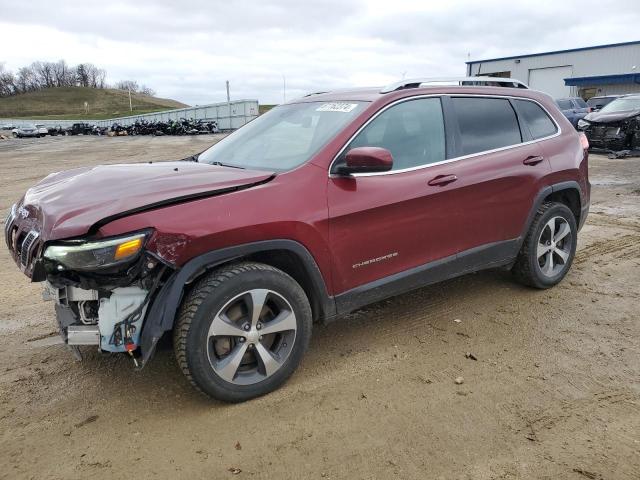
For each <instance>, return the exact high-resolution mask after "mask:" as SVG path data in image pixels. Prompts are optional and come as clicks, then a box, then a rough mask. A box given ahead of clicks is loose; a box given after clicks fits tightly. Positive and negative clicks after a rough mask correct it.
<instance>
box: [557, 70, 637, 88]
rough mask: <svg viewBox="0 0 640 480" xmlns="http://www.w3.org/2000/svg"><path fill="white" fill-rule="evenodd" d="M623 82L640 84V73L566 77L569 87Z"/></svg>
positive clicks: (565, 81) (565, 80)
mask: <svg viewBox="0 0 640 480" xmlns="http://www.w3.org/2000/svg"><path fill="white" fill-rule="evenodd" d="M621 83H638V84H640V73H621V74H619V75H598V76H596V77H573V78H565V79H564V84H565V85H566V86H567V87H584V86H589V85H617V84H621Z"/></svg>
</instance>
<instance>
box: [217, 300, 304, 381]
mask: <svg viewBox="0 0 640 480" xmlns="http://www.w3.org/2000/svg"><path fill="white" fill-rule="evenodd" d="M296 330H297V321H296V316H295V313H294V311H293V308H291V305H290V303H289V302H288V301H287V300H286V299H285V298H284V297H283V296H282V295H280V294H279V293H277V292H274V291H273V290H267V289H253V290H248V291H246V292H244V293H241V294H240V295H237V296H235V297H234V298H232V299H231V300H229V301H228V302H227V303H226V304H225V305H224V306H223V307H222V308H221V309H220V311H219V312H218V313H217V314H216V315H215V317H214V318H213V320H212V321H211V325H210V327H209V332H208V335H207V340H206V341H207V355H208V358H209V363H210V364H211V367H212V368H213V370H214V371H215V373H216V374H217V375H218V376H219V377H220V378H222V379H223V380H225V381H227V382H230V383H233V384H236V385H251V384H255V383H258V382H260V381H262V380H264V379H266V378H268V377H270V376H271V375H273V374H274V373H275V372H277V371H278V370H279V369H280V367H281V366H282V365H283V364H284V362H285V361H286V359H287V357H288V356H289V354H290V353H291V350H292V349H293V345H294V342H295V337H296Z"/></svg>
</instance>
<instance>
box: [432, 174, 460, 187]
mask: <svg viewBox="0 0 640 480" xmlns="http://www.w3.org/2000/svg"><path fill="white" fill-rule="evenodd" d="M456 180H458V177H456V176H455V175H438V176H437V177H434V178H432V179H431V180H429V182H428V184H429V185H431V186H432V187H434V186H438V187H444V186H445V185H448V184H449V183H451V182H455V181H456Z"/></svg>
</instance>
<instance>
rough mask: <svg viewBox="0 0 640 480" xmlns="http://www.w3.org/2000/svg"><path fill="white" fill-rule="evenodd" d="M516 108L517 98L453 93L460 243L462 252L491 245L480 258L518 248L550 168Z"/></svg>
mask: <svg viewBox="0 0 640 480" xmlns="http://www.w3.org/2000/svg"><path fill="white" fill-rule="evenodd" d="M527 103H528V104H529V105H532V106H533V107H534V108H540V107H539V106H538V105H537V104H535V103H531V102H527ZM516 109H517V106H516V104H515V101H512V100H511V99H509V98H504V97H502V98H501V97H483V96H460V97H452V98H451V109H450V112H451V114H452V115H453V116H454V117H455V119H456V122H455V123H456V124H457V130H458V132H457V133H458V139H459V140H458V141H457V142H456V144H457V149H458V152H457V153H458V155H459V156H460V159H459V160H458V161H457V162H456V164H455V171H454V172H453V173H455V175H456V176H457V177H458V181H457V182H456V183H457V185H456V187H457V189H456V204H457V207H458V208H457V210H458V212H459V223H460V224H461V225H462V229H461V232H460V240H459V242H458V243H459V247H460V253H461V254H465V253H469V252H468V251H469V250H471V249H475V248H478V247H484V248H485V249H490V250H487V254H486V255H484V256H482V255H481V256H480V261H481V262H486V263H491V262H493V261H498V260H501V258H500V257H508V256H509V255H512V254H513V253H514V252H513V251H512V250H511V249H513V248H516V247H517V242H516V239H517V238H518V237H519V236H520V234H521V231H522V228H523V226H524V223H525V221H526V218H527V216H528V214H529V212H530V210H531V206H532V205H533V201H534V198H535V196H536V194H537V193H538V191H539V190H540V188H541V184H542V183H543V177H544V176H545V175H546V174H548V173H549V172H550V171H551V167H550V164H549V162H548V161H547V160H546V159H545V158H544V156H543V152H542V149H541V148H540V145H539V144H538V143H537V142H536V141H534V140H535V139H534V138H533V137H532V135H531V132H530V131H529V128H528V127H527V126H526V125H525V122H524V119H522V118H520V117H521V115H519V114H518V111H517V110H516ZM527 112H528V110H527ZM543 115H544V114H543ZM545 118H547V119H548V117H547V116H546V115H545ZM549 121H550V120H549ZM552 126H553V132H546V133H545V132H542V133H543V134H544V135H546V134H553V133H555V131H556V130H555V124H552ZM540 138H542V137H540ZM476 257H478V256H477V255H476ZM476 266H477V265H476ZM470 267H471V268H473V267H474V266H473V265H471V266H470Z"/></svg>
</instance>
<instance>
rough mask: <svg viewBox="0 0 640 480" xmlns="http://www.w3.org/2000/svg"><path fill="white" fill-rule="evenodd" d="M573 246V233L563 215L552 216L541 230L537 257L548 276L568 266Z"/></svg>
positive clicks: (556, 273)
mask: <svg viewBox="0 0 640 480" xmlns="http://www.w3.org/2000/svg"><path fill="white" fill-rule="evenodd" d="M572 246H573V234H572V233H571V227H570V226H569V223H568V222H567V221H566V220H565V219H564V218H563V217H559V216H558V217H553V218H551V219H550V220H549V221H548V222H547V223H546V224H545V226H544V227H543V228H542V231H541V232H540V237H539V238H538V246H537V251H536V258H537V259H538V266H539V267H540V271H541V272H542V274H543V275H544V276H546V277H555V276H556V275H558V274H559V273H560V272H562V270H564V268H565V267H566V266H567V262H568V261H569V258H570V256H571V248H572Z"/></svg>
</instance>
